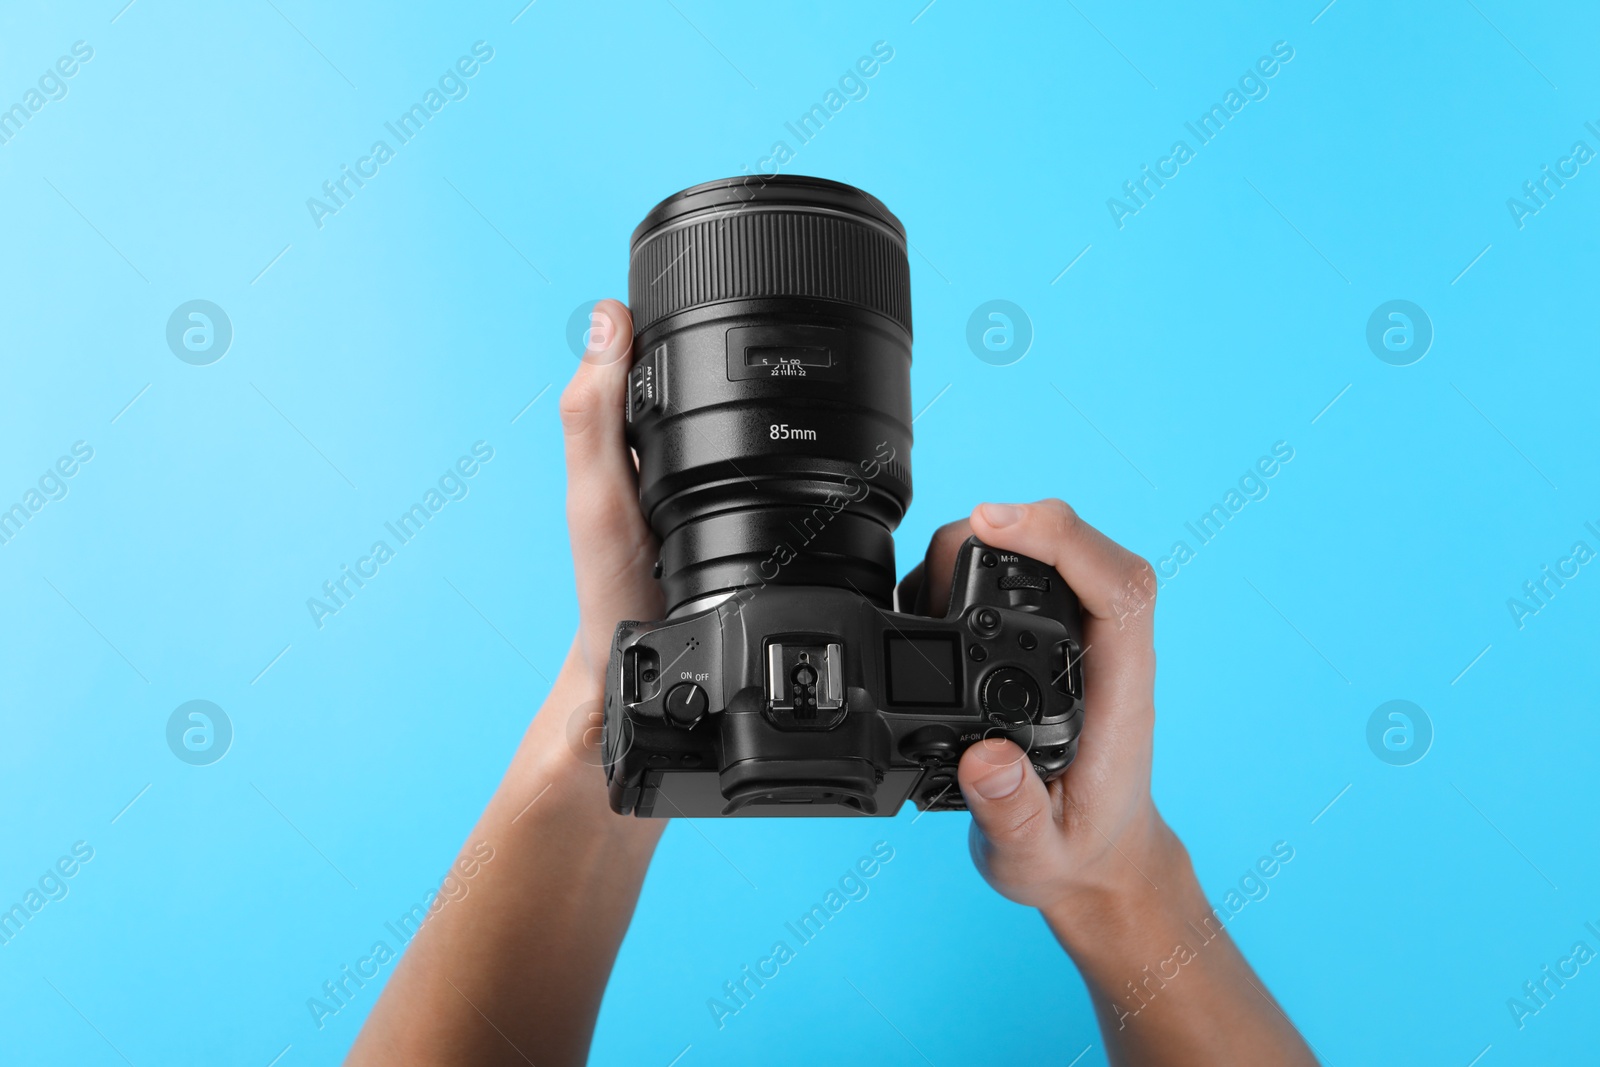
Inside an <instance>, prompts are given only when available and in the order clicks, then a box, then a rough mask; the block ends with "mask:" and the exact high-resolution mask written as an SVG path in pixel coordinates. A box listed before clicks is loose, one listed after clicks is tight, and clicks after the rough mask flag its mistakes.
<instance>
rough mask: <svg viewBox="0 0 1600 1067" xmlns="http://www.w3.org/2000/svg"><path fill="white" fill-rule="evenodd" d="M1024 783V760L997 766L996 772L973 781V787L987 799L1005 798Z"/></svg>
mask: <svg viewBox="0 0 1600 1067" xmlns="http://www.w3.org/2000/svg"><path fill="white" fill-rule="evenodd" d="M1021 784H1022V761H1021V760H1018V761H1017V762H1015V763H1008V764H1006V765H1005V766H1004V767H997V768H995V770H994V773H992V774H990V775H987V776H985V777H983V778H979V779H978V780H977V781H976V782H973V783H972V788H974V789H976V790H977V791H978V795H979V796H981V797H982V798H983V799H985V800H1003V799H1004V798H1006V797H1008V796H1010V795H1011V794H1012V793H1015V792H1016V791H1017V786H1019V785H1021Z"/></svg>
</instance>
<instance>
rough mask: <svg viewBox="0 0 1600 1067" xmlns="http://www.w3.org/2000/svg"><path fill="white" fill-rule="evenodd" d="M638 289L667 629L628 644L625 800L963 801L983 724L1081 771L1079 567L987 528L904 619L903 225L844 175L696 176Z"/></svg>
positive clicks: (907, 378) (686, 807)
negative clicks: (938, 614) (1059, 569)
mask: <svg viewBox="0 0 1600 1067" xmlns="http://www.w3.org/2000/svg"><path fill="white" fill-rule="evenodd" d="M628 302H629V305H630V309H631V311H632V314H633V320H634V328H635V335H634V349H633V364H632V367H631V370H630V372H629V378H628V399H627V425H628V440H629V443H630V444H631V445H632V447H633V449H634V451H635V452H636V453H637V455H638V458H639V503H640V506H641V507H642V508H643V510H644V513H645V516H646V518H647V519H648V520H649V522H650V525H651V527H652V528H653V529H654V531H655V533H656V535H657V537H659V538H660V542H661V555H660V559H659V561H658V562H657V564H656V577H657V578H658V579H659V580H660V582H661V588H662V592H663V593H664V595H665V599H666V607H667V618H666V619H665V620H663V621H660V622H624V623H622V624H621V625H619V626H618V627H617V632H616V635H615V637H614V638H613V639H612V643H611V656H610V662H609V665H608V667H607V674H606V697H605V723H604V731H603V738H604V740H603V760H604V763H605V767H606V775H607V780H608V782H609V786H610V799H611V806H612V808H614V809H615V810H616V811H618V812H621V813H624V814H626V813H629V812H632V813H633V814H636V815H640V816H656V817H671V816H690V817H708V816H720V815H893V814H894V813H895V812H896V811H898V810H899V809H900V806H901V804H902V803H903V802H904V801H905V800H906V798H908V797H910V798H912V799H913V800H914V801H915V803H916V805H917V807H918V808H920V809H922V810H924V811H926V810H962V809H964V808H965V802H964V801H963V799H962V795H961V791H960V789H959V788H958V787H957V785H956V764H957V762H958V761H959V760H960V758H961V753H962V752H963V751H964V750H965V749H966V747H967V746H968V745H971V744H972V743H974V742H976V741H979V740H981V739H983V738H986V737H1006V738H1010V739H1011V740H1013V741H1015V742H1016V743H1017V744H1018V745H1019V746H1021V748H1022V749H1023V750H1024V751H1025V752H1026V753H1027V758H1028V759H1029V760H1030V761H1031V762H1032V763H1033V765H1034V767H1035V769H1036V770H1037V771H1038V772H1039V774H1040V775H1041V776H1042V777H1044V778H1045V779H1051V778H1055V777H1057V776H1059V775H1060V774H1061V773H1062V772H1063V771H1064V770H1065V769H1066V767H1067V765H1068V764H1069V763H1070V762H1071V761H1072V758H1073V756H1074V754H1075V753H1076V751H1077V744H1078V732H1079V730H1080V728H1081V727H1082V724H1083V678H1082V675H1081V671H1080V660H1081V657H1082V652H1083V648H1082V631H1081V627H1080V620H1079V612H1078V601H1077V598H1076V596H1074V595H1073V593H1072V590H1071V589H1069V588H1068V587H1067V584H1066V582H1064V581H1063V580H1062V578H1061V576H1060V575H1059V574H1057V573H1056V571H1055V569H1054V568H1052V567H1050V566H1048V565H1047V564H1044V563H1040V562H1039V561H1037V560H1033V559H1028V558H1027V557H1024V556H1019V555H1016V554H1014V553H1008V552H1001V551H998V550H995V549H992V548H989V547H987V546H985V545H983V544H981V543H979V542H978V540H977V539H976V538H969V539H968V540H967V542H966V543H965V544H964V545H962V546H961V548H960V551H959V552H958V554H957V558H956V564H955V573H954V577H953V581H952V584H951V594H950V600H949V604H948V606H947V608H946V610H945V612H944V615H943V617H942V618H932V617H928V616H927V615H914V614H903V613H901V612H899V611H897V610H894V608H895V607H896V606H897V605H895V604H894V603H893V598H894V594H895V589H894V584H895V582H894V578H895V565H894V542H893V539H892V537H891V534H892V532H893V530H894V528H895V527H896V526H897V525H899V523H900V520H901V518H902V517H903V516H904V514H905V509H906V507H907V505H908V504H909V503H910V501H911V468H910V450H911V284H910V268H909V265H908V263H907V260H906V238H905V229H904V228H903V227H902V226H901V224H900V222H899V220H898V219H896V218H895V217H894V216H893V215H891V214H890V213H889V211H888V209H887V208H886V207H884V205H883V204H882V203H880V202H879V201H878V200H877V199H875V198H873V197H871V196H869V195H867V194H866V193H864V192H862V191H861V190H859V189H855V188H852V187H851V186H848V185H841V184H839V183H837V182H831V181H824V180H822V179H819V178H804V177H774V178H755V177H750V178H734V179H727V180H723V181H716V182H708V183H706V184H704V185H697V186H694V187H693V188H690V189H686V190H684V191H683V192H681V193H678V194H676V195H674V196H672V197H669V198H668V199H666V200H664V201H662V202H661V203H660V204H658V205H657V206H656V207H655V209H654V210H652V211H651V212H650V213H649V214H648V215H647V216H646V217H645V220H644V221H643V222H642V223H640V225H639V227H638V229H636V230H635V231H634V234H633V242H632V254H631V257H630V263H629V271H628ZM906 592H907V591H906V590H904V589H902V590H901V593H902V597H904V596H905V595H906ZM924 599H925V597H924ZM900 606H905V607H908V608H909V607H911V606H912V605H910V604H906V605H900ZM928 607H929V608H930V609H933V610H936V609H937V608H938V607H939V605H929V606H928Z"/></svg>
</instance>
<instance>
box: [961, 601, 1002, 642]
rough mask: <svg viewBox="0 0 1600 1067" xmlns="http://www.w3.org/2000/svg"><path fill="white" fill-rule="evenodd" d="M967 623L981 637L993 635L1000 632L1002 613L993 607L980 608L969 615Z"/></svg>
mask: <svg viewBox="0 0 1600 1067" xmlns="http://www.w3.org/2000/svg"><path fill="white" fill-rule="evenodd" d="M967 625H969V626H971V627H972V632H973V633H975V634H977V635H978V636H979V637H993V636H994V635H995V634H997V633H999V632H1000V613H999V612H998V611H996V610H994V609H993V608H979V609H978V610H977V611H974V612H973V613H972V614H971V615H969V616H967Z"/></svg>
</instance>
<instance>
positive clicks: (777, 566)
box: [628, 176, 911, 614]
mask: <svg viewBox="0 0 1600 1067" xmlns="http://www.w3.org/2000/svg"><path fill="white" fill-rule="evenodd" d="M628 303H629V306H630V310H631V311H632V314H633V320H634V330H635V339H634V351H633V360H634V362H633V366H632V368H631V370H630V373H629V388H628V430H629V441H630V443H631V444H632V445H633V447H634V449H635V451H636V452H637V453H638V456H639V500H640V504H641V506H642V507H643V509H644V512H645V515H646V517H647V518H648V520H649V522H650V525H651V527H652V529H654V530H655V532H656V535H657V537H659V538H660V540H661V582H662V589H663V591H664V593H665V595H666V600H667V606H668V610H669V612H670V613H673V614H679V613H681V611H689V610H694V609H695V608H698V607H701V606H705V605H708V604H710V603H711V602H712V601H713V600H714V599H715V598H718V597H720V596H723V595H725V594H727V593H730V592H733V591H735V590H739V589H745V588H751V587H760V586H764V585H832V586H839V587H842V588H853V589H855V590H857V591H859V592H860V593H861V594H862V595H864V596H866V597H867V598H868V599H869V600H871V601H873V602H874V603H876V604H879V605H880V606H884V607H887V606H888V604H889V602H890V596H891V593H892V590H893V588H894V544H893V540H892V537H891V534H892V532H893V530H894V528H895V527H896V526H897V525H899V523H900V520H901V518H902V517H903V516H904V515H905V510H906V507H907V506H908V505H909V504H910V502H911V469H910V455H911V284H910V269H909V265H908V263H907V260H906V241H905V230H904V228H903V227H902V226H901V225H900V222H899V220H898V219H896V218H895V217H894V216H893V215H892V214H890V213H889V210H888V209H887V208H886V207H884V206H883V204H881V203H880V202H879V201H878V200H877V199H875V198H874V197H872V196H869V195H868V194H866V193H864V192H862V191H861V190H859V189H855V188H853V187H851V186H848V185H842V184H840V183H838V182H831V181H825V180H823V179H820V178H808V177H798V176H778V177H756V176H749V177H743V178H731V179H725V180H722V181H715V182H708V183H706V184H704V185H697V186H694V187H693V188H690V189H686V190H684V191H683V192H680V193H677V194H675V195H673V196H671V197H668V198H667V199H666V200H664V201H662V202H661V203H660V204H658V205H657V206H656V207H655V208H654V209H653V210H652V211H651V212H650V213H649V215H647V216H646V217H645V220H644V221H643V222H642V223H641V224H640V225H639V227H638V229H637V230H635V231H634V234H633V244H632V252H631V256H630V259H629V269H628Z"/></svg>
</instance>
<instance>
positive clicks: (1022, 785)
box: [956, 738, 1055, 882]
mask: <svg viewBox="0 0 1600 1067" xmlns="http://www.w3.org/2000/svg"><path fill="white" fill-rule="evenodd" d="M956 775H957V779H958V781H959V782H960V784H961V794H962V796H964V797H965V798H966V801H967V808H968V810H969V811H971V812H972V829H973V835H972V853H973V855H972V858H973V860H974V861H975V862H976V863H977V864H978V869H979V871H981V872H982V874H983V876H984V877H985V878H987V879H989V880H990V881H991V882H994V881H997V880H998V881H1000V882H1011V881H1013V880H1014V879H1015V876H1016V875H1017V874H1019V873H1021V872H1023V871H1027V870H1037V869H1038V868H1040V867H1041V866H1043V865H1044V860H1045V858H1046V857H1045V854H1044V852H1045V849H1046V848H1047V847H1048V845H1049V842H1050V839H1051V833H1052V831H1053V830H1054V829H1055V817H1054V815H1053V813H1052V806H1051V802H1050V792H1049V790H1048V789H1046V788H1045V784H1044V782H1043V781H1041V780H1040V778H1039V776H1038V775H1037V774H1036V773H1034V770H1033V766H1032V765H1031V764H1030V763H1029V762H1028V756H1027V753H1025V752H1023V751H1022V749H1020V748H1018V747H1017V746H1016V745H1015V744H1013V743H1012V742H1010V741H1007V740H1005V739H1004V738H991V739H989V740H987V741H982V742H979V743H978V744H976V745H973V746H972V747H970V748H968V749H967V750H966V752H964V753H962V756H961V765H960V767H959V768H958V769H957V772H956Z"/></svg>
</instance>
